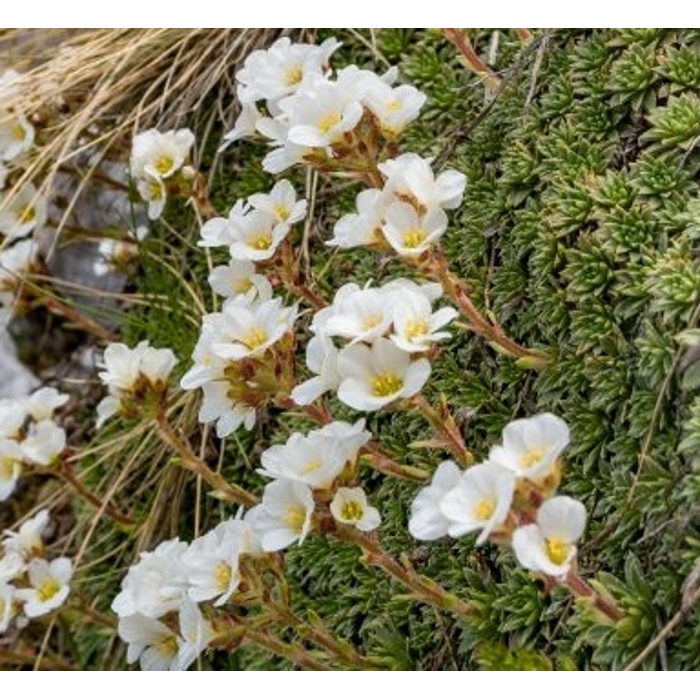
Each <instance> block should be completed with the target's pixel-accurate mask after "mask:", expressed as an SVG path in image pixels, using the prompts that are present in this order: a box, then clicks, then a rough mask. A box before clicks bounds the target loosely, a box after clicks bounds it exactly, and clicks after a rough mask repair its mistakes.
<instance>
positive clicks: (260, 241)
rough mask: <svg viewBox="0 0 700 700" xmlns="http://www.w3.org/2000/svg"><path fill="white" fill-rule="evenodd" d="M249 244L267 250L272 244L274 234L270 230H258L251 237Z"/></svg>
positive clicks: (256, 248) (257, 248)
mask: <svg viewBox="0 0 700 700" xmlns="http://www.w3.org/2000/svg"><path fill="white" fill-rule="evenodd" d="M248 245H249V246H250V247H251V248H255V250H267V249H268V248H269V247H270V246H271V245H272V236H271V235H270V233H269V231H258V232H257V233H255V234H253V235H252V236H251V237H250V243H248Z"/></svg>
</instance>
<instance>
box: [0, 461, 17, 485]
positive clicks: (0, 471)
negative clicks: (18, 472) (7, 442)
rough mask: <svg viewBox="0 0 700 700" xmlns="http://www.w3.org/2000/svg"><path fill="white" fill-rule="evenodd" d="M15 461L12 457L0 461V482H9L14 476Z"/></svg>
mask: <svg viewBox="0 0 700 700" xmlns="http://www.w3.org/2000/svg"><path fill="white" fill-rule="evenodd" d="M15 464H16V460H14V459H13V458H12V457H5V458H4V459H0V482H2V481H9V480H10V479H12V477H13V476H14V474H15Z"/></svg>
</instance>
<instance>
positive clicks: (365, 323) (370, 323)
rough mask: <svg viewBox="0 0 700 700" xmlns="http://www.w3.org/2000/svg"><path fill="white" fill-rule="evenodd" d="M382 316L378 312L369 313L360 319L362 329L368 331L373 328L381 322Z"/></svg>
mask: <svg viewBox="0 0 700 700" xmlns="http://www.w3.org/2000/svg"><path fill="white" fill-rule="evenodd" d="M381 320H382V317H381V315H380V314H370V315H369V316H365V317H364V318H363V319H362V330H363V331H368V330H371V329H372V328H375V327H376V326H378V325H379V324H380V323H381Z"/></svg>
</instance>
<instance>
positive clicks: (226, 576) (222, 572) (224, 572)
mask: <svg viewBox="0 0 700 700" xmlns="http://www.w3.org/2000/svg"><path fill="white" fill-rule="evenodd" d="M232 575H233V572H232V571H231V567H230V566H229V565H228V564H227V563H226V562H223V561H222V562H221V563H220V564H217V566H216V569H215V571H214V581H215V582H216V587H217V588H218V589H219V590H220V591H227V590H228V587H229V586H230V585H231V577H232Z"/></svg>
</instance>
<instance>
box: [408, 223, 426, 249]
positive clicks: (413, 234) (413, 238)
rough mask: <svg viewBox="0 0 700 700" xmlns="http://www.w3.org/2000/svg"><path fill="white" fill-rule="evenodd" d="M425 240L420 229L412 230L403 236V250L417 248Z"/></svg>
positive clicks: (423, 233) (423, 232)
mask: <svg viewBox="0 0 700 700" xmlns="http://www.w3.org/2000/svg"><path fill="white" fill-rule="evenodd" d="M425 239H426V235H425V231H423V229H420V228H412V229H409V230H408V231H406V233H404V234H403V245H404V247H405V248H417V247H418V246H419V245H420V244H421V243H422V242H423V241H424V240H425Z"/></svg>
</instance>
